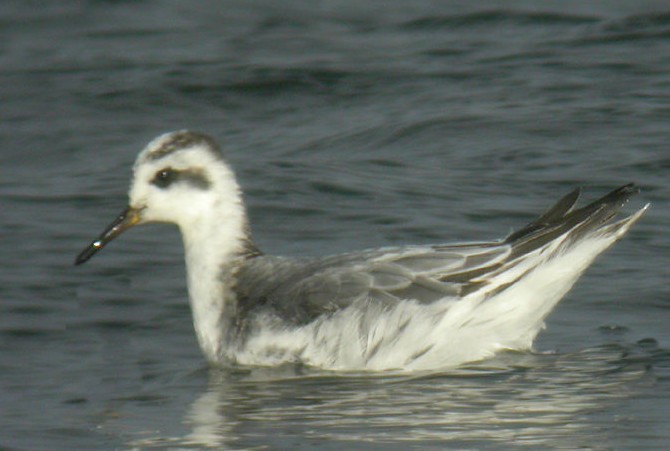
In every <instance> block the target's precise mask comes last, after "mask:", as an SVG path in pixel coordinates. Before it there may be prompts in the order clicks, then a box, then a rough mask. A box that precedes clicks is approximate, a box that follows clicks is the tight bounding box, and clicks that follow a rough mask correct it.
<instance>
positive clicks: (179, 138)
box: [147, 130, 221, 161]
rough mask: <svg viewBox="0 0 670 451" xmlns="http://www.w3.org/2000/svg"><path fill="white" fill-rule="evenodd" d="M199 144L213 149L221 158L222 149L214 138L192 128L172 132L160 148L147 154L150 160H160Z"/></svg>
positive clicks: (217, 156)
mask: <svg viewBox="0 0 670 451" xmlns="http://www.w3.org/2000/svg"><path fill="white" fill-rule="evenodd" d="M197 145H201V146H203V147H206V148H209V149H211V150H212V153H213V155H214V156H216V158H219V159H220V158H221V149H220V148H219V145H218V144H217V143H216V141H215V140H214V138H212V137H210V136H208V135H206V134H204V133H201V132H193V131H190V130H183V131H179V132H174V133H172V134H171V135H170V137H169V139H167V140H166V141H165V142H163V143H162V144H161V145H160V147H159V148H157V149H156V150H154V151H152V152H151V153H150V154H149V155H147V158H148V159H149V160H150V161H155V160H160V159H161V158H164V157H166V156H168V155H170V154H171V153H173V152H176V151H178V150H182V149H186V148H189V147H193V146H197Z"/></svg>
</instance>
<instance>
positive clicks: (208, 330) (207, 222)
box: [180, 204, 251, 362]
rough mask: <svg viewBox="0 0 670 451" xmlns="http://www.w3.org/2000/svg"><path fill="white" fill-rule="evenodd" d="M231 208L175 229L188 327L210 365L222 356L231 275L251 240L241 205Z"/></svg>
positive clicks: (231, 303)
mask: <svg viewBox="0 0 670 451" xmlns="http://www.w3.org/2000/svg"><path fill="white" fill-rule="evenodd" d="M235 207H236V208H232V209H231V208H226V211H225V212H219V211H217V210H216V209H212V210H209V211H207V212H205V213H203V214H202V215H200V216H199V217H197V218H192V220H191V221H190V222H189V223H188V224H187V225H182V226H180V229H181V232H182V237H183V240H184V250H185V257H186V273H187V282H188V291H189V299H190V303H191V310H192V313H193V325H194V327H195V331H196V336H197V338H198V343H199V344H200V348H201V349H202V351H203V353H204V354H205V356H206V357H207V359H208V360H210V361H212V362H216V361H220V359H221V358H222V357H224V352H225V350H226V341H227V339H226V332H227V323H228V322H229V320H230V319H231V318H232V317H233V316H234V314H235V311H236V304H237V299H236V296H235V291H234V284H235V272H236V268H237V267H238V263H240V262H241V261H243V260H244V259H245V256H246V253H245V252H246V249H247V248H248V246H249V244H248V243H250V242H251V241H250V237H249V232H248V226H247V218H246V212H245V211H244V207H243V206H242V205H241V204H239V205H237V204H236V205H235Z"/></svg>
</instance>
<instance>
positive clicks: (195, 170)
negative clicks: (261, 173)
mask: <svg viewBox="0 0 670 451" xmlns="http://www.w3.org/2000/svg"><path fill="white" fill-rule="evenodd" d="M146 222H169V223H174V224H176V225H177V226H179V228H180V229H181V231H182V235H183V236H184V240H185V242H186V244H187V246H188V245H189V243H191V244H192V242H193V240H197V239H198V238H203V239H209V240H212V239H215V238H216V239H219V240H225V241H226V242H228V243H229V244H230V248H231V252H239V253H241V254H244V253H249V252H255V249H253V246H251V244H250V238H249V231H248V224H247V218H246V212H245V208H244V205H243V201H242V195H241V191H240V187H239V185H238V184H237V181H236V179H235V175H234V174H233V171H232V170H231V169H230V167H229V166H228V165H227V164H226V162H225V161H224V159H223V156H222V154H221V150H220V149H219V147H218V145H217V144H216V142H215V141H214V140H213V139H212V138H210V137H209V136H207V135H205V134H202V133H198V132H193V131H188V130H182V131H177V132H171V133H166V134H164V135H161V136H159V137H158V138H156V139H154V140H153V141H151V142H150V143H149V144H148V145H147V147H146V148H144V150H142V152H141V153H140V154H139V156H138V157H137V161H136V162H135V166H134V169H133V179H132V182H131V185H130V192H129V206H128V208H127V209H126V210H125V211H124V212H123V213H122V214H121V215H120V216H119V217H118V218H117V219H116V221H114V222H113V223H112V224H111V225H110V226H109V227H108V228H107V229H106V230H105V231H104V232H103V233H102V235H101V236H100V237H99V238H98V240H96V241H94V242H93V243H92V244H91V245H90V246H89V247H88V248H86V249H85V250H84V251H83V252H82V253H81V254H80V255H79V256H78V257H77V260H76V263H77V264H80V263H84V262H85V261H86V260H88V259H89V258H90V257H91V256H92V255H93V254H94V253H95V252H97V251H98V250H99V249H101V248H102V247H103V246H104V245H105V244H106V243H107V242H109V241H111V240H112V239H113V238H115V237H116V236H118V235H119V234H120V233H121V232H123V231H124V230H126V229H128V228H130V227H132V226H134V225H136V224H142V223H146ZM212 244H214V243H212ZM217 244H220V243H217Z"/></svg>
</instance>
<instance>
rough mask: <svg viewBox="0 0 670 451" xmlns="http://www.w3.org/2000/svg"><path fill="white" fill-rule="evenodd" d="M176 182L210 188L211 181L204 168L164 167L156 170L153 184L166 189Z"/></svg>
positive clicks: (152, 180) (198, 187)
mask: <svg viewBox="0 0 670 451" xmlns="http://www.w3.org/2000/svg"><path fill="white" fill-rule="evenodd" d="M174 183H187V184H189V185H191V186H192V187H194V188H197V189H202V190H205V189H208V188H209V186H210V182H209V180H208V179H207V177H206V176H205V173H204V171H203V170H202V169H183V170H177V169H172V168H164V169H161V170H160V171H158V172H156V175H154V178H153V179H151V184H152V185H154V186H157V187H158V188H161V189H165V188H168V187H169V186H171V185H173V184H174Z"/></svg>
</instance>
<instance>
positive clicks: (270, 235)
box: [0, 0, 670, 450]
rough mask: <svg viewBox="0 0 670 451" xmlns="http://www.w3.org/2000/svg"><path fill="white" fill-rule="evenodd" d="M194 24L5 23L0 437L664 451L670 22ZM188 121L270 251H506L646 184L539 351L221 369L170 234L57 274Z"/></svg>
mask: <svg viewBox="0 0 670 451" xmlns="http://www.w3.org/2000/svg"><path fill="white" fill-rule="evenodd" d="M166 5H167V6H166ZM195 5H196V4H189V5H186V4H184V3H183V2H169V3H168V2H158V1H153V0H147V1H144V2H112V1H86V2H84V1H81V2H51V3H48V2H40V3H38V2H27V1H11V0H10V1H4V2H2V4H1V5H0V38H1V39H0V99H1V101H0V115H1V117H2V120H1V121H0V156H1V158H2V162H1V164H0V218H1V221H0V227H1V228H0V252H1V258H0V268H1V270H0V287H1V288H0V406H1V407H0V424H2V430H1V431H0V447H2V448H8V449H68V450H69V449H127V448H142V449H145V448H188V447H194V448H198V447H207V446H210V447H213V448H219V449H220V448H234V449H239V448H247V449H248V448H264V447H274V448H292V449H293V448H297V449H312V448H325V449H341V448H342V447H350V446H354V447H356V448H363V449H377V448H381V447H385V448H387V447H388V448H393V449H406V448H416V449H418V448H421V449H430V448H432V449H445V448H459V449H462V448H467V449H492V448H512V447H517V448H528V449H533V448H537V447H549V448H578V447H581V448H592V449H613V448H616V449H625V448H648V449H649V448H664V447H665V445H666V444H667V442H668V440H670V432H669V430H668V428H667V417H668V414H669V413H670V408H668V405H670V404H669V403H668V401H669V399H668V398H669V397H668V393H669V391H668V388H669V380H670V354H669V349H670V347H669V343H670V332H669V331H668V328H667V326H666V325H667V324H668V322H669V320H670V309H669V307H670V289H669V288H668V283H667V280H668V276H669V275H670V274H669V270H668V268H670V264H669V262H668V255H669V250H670V245H669V243H668V239H667V230H668V229H667V225H668V221H669V220H670V215H669V214H668V205H669V201H670V183H669V182H668V180H670V151H669V150H668V147H667V146H668V144H667V143H668V138H669V137H670V136H669V135H668V130H669V129H668V119H670V107H669V106H668V105H669V103H668V101H669V100H670V79H669V78H668V73H670V40H669V39H668V38H669V37H670V7H668V6H667V4H666V3H665V2H663V1H656V2H654V1H642V2H622V1H621V2H620V1H601V2H588V4H585V3H584V2H566V1H561V2H543V3H542V4H539V3H537V2H530V1H529V2H524V1H514V2H505V7H504V8H501V7H500V5H499V4H498V3H496V2H487V1H477V2H467V3H466V2H453V3H451V2H448V3H445V2H431V1H427V0H425V1H422V0H419V1H412V2H399V1H398V2H384V3H383V4H382V3H380V2H365V3H362V2H349V1H337V2H301V1H298V0H294V1H289V2H281V3H275V2H261V1H258V2H242V1H240V2H233V1H231V2H226V4H225V6H223V5H222V4H221V3H220V2H213V1H209V2H198V3H197V6H195ZM180 128H195V129H198V130H203V131H205V132H208V133H210V134H212V135H214V136H216V137H217V139H219V140H220V141H221V142H222V143H223V145H224V147H225V148H226V149H227V152H228V155H229V160H230V161H231V163H232V164H233V165H234V167H235V168H236V170H237V172H238V175H239V178H240V181H241V183H242V185H243V186H244V188H245V191H246V193H247V201H248V203H249V208H250V214H251V220H252V224H253V230H254V235H255V239H256V241H257V242H258V244H259V246H260V247H261V248H262V249H264V250H265V251H266V252H270V253H278V254H291V255H305V254H326V253H332V252H341V251H345V250H351V249H360V248H365V247H373V246H379V245H391V244H402V243H431V242H444V241H451V240H460V239H469V240H476V239H486V238H497V237H500V236H502V235H504V234H505V233H507V232H508V231H509V230H511V229H512V228H513V227H518V226H520V225H522V224H523V223H524V222H525V221H528V220H530V219H531V218H532V217H533V215H535V214H537V213H539V212H541V211H542V210H543V209H544V208H546V207H547V206H548V205H549V204H550V203H551V201H553V200H555V199H556V198H557V197H559V196H560V195H562V194H563V193H567V192H568V191H569V190H571V189H572V188H573V187H574V186H576V185H582V186H584V187H585V191H586V193H585V194H586V196H588V197H594V196H596V195H599V194H602V193H603V192H604V191H606V190H609V189H612V188H614V187H616V186H618V185H620V184H623V183H626V182H629V181H637V182H638V183H639V184H640V185H641V186H642V189H643V193H642V196H641V197H642V201H651V202H652V203H653V206H652V209H651V211H650V212H649V213H648V214H647V215H646V216H645V218H643V220H642V221H640V223H639V224H637V225H636V226H635V228H634V229H633V230H632V232H631V233H630V234H629V236H627V237H626V238H625V239H624V240H623V241H622V242H620V243H618V244H617V245H616V246H615V247H614V248H613V249H612V250H610V251H609V252H608V253H607V254H606V255H604V256H603V257H602V258H600V259H599V260H598V261H597V262H596V263H595V265H594V266H593V267H592V268H591V269H590V270H589V272H588V273H587V274H586V275H585V276H584V277H583V278H582V280H581V281H580V283H579V284H578V286H577V287H576V288H575V289H574V290H573V291H572V292H571V293H570V294H569V295H568V296H567V297H566V299H565V300H564V301H563V302H562V303H561V304H560V305H559V307H558V308H557V310H556V311H555V312H554V313H553V314H552V315H551V316H550V318H549V320H548V329H547V330H546V331H545V332H544V333H543V334H541V336H540V338H539V339H538V341H537V343H536V347H537V350H538V353H536V354H532V353H520V354H519V353H511V354H504V355H501V356H499V357H497V358H496V359H494V360H492V361H488V362H483V363H481V364H476V365H472V366H471V367H468V368H461V369H458V370H454V371H451V372H446V373H437V374H436V373H428V374H417V375H411V376H408V375H397V374H387V375H365V374H358V375H341V374H330V373H321V372H318V371H315V370H311V369H307V368H275V369H240V370H236V371H232V370H230V371H221V370H210V369H208V368H207V367H206V365H205V364H204V362H203V359H202V357H201V355H200V352H199V350H198V348H197V344H196V342H195V339H194V336H193V331H192V326H191V324H190V321H191V320H190V312H189V310H188V306H187V303H186V294H185V280H184V269H183V263H182V251H181V247H180V242H179V236H178V234H177V232H176V230H174V229H173V228H171V227H168V226H160V225H155V226H146V227H143V228H138V229H136V230H134V231H132V232H130V233H128V234H126V235H124V236H123V237H122V238H121V239H119V240H118V241H116V242H115V243H113V244H112V245H111V246H110V247H109V248H108V249H105V252H103V253H102V254H101V255H100V256H99V257H97V258H96V259H95V260H94V261H93V262H91V263H90V264H89V265H87V266H85V267H82V268H74V267H72V266H71V265H72V261H73V259H74V256H75V254H76V253H77V252H78V251H79V250H80V249H81V248H82V247H83V246H84V245H86V244H87V243H88V242H89V241H90V240H91V239H92V238H94V237H95V236H97V234H98V233H99V232H100V231H101V230H102V228H103V227H104V226H105V225H106V224H107V223H109V222H110V221H111V220H112V219H113V218H114V217H115V215H116V214H117V213H118V212H119V211H120V210H121V209H122V208H123V207H124V205H125V190H126V186H127V182H128V178H129V175H130V166H131V164H132V162H133V160H134V158H135V156H136V154H137V152H138V151H139V150H140V148H141V147H142V146H144V145H145V144H146V142H147V141H148V140H149V139H151V138H153V137H154V136H155V135H157V134H159V133H161V132H164V131H167V130H172V129H180ZM642 201H639V202H638V205H640V204H641V202H642Z"/></svg>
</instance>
